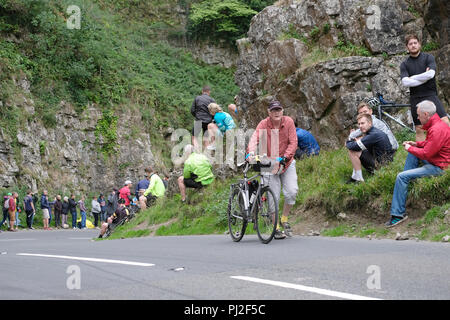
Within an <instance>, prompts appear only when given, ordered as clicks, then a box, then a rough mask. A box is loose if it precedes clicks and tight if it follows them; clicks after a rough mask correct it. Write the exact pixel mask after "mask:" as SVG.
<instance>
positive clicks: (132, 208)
mask: <svg viewBox="0 0 450 320" xmlns="http://www.w3.org/2000/svg"><path fill="white" fill-rule="evenodd" d="M127 209H128V214H127V216H126V217H125V218H123V219H122V220H120V221H119V222H117V223H112V224H110V225H108V228H107V229H106V232H105V234H104V235H103V238H108V237H109V236H110V235H111V233H112V232H113V231H114V230H115V229H116V228H117V227H120V226H121V225H123V224H124V223H125V222H129V221H130V220H131V219H133V218H134V217H135V216H136V214H137V213H138V212H139V211H140V208H139V206H138V205H137V204H136V203H134V202H133V203H131V204H130V207H129V208H127Z"/></svg>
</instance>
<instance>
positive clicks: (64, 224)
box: [61, 197, 70, 229]
mask: <svg viewBox="0 0 450 320" xmlns="http://www.w3.org/2000/svg"><path fill="white" fill-rule="evenodd" d="M63 200H64V201H63V203H62V210H61V218H62V221H61V223H62V227H63V228H64V229H65V228H67V227H68V226H69V224H68V223H67V215H68V214H69V208H70V204H69V197H64V199H63Z"/></svg>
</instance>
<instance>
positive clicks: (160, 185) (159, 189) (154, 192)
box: [139, 167, 166, 209]
mask: <svg viewBox="0 0 450 320" xmlns="http://www.w3.org/2000/svg"><path fill="white" fill-rule="evenodd" d="M146 171H147V173H148V174H149V176H150V183H149V185H148V188H147V190H145V191H144V194H143V196H144V197H145V207H147V206H149V205H151V204H152V203H153V202H154V201H155V200H156V199H157V198H159V197H162V196H164V193H165V192H166V186H165V185H164V182H163V180H162V179H161V177H160V176H159V175H158V174H157V173H156V172H155V171H154V170H153V169H152V168H150V167H149V168H147V169H146ZM139 200H141V199H139ZM141 203H142V202H141ZM141 209H145V208H141Z"/></svg>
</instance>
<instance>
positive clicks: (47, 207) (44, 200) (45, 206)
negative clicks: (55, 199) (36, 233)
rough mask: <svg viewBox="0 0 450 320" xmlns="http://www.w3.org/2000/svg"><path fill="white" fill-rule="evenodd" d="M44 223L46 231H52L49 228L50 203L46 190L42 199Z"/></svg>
mask: <svg viewBox="0 0 450 320" xmlns="http://www.w3.org/2000/svg"><path fill="white" fill-rule="evenodd" d="M41 209H42V221H43V223H44V230H52V229H51V228H50V227H49V223H48V220H49V219H50V211H49V210H50V203H49V201H48V192H47V190H44V192H43V193H42V197H41Z"/></svg>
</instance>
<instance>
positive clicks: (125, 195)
mask: <svg viewBox="0 0 450 320" xmlns="http://www.w3.org/2000/svg"><path fill="white" fill-rule="evenodd" d="M131 186H132V182H131V181H130V180H127V181H125V183H124V186H123V188H122V189H120V190H119V199H124V200H125V206H127V207H128V206H129V205H130V200H131V199H132V197H131V191H130V190H131Z"/></svg>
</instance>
